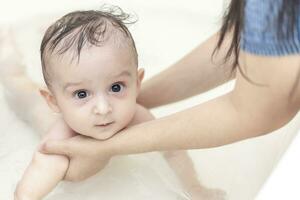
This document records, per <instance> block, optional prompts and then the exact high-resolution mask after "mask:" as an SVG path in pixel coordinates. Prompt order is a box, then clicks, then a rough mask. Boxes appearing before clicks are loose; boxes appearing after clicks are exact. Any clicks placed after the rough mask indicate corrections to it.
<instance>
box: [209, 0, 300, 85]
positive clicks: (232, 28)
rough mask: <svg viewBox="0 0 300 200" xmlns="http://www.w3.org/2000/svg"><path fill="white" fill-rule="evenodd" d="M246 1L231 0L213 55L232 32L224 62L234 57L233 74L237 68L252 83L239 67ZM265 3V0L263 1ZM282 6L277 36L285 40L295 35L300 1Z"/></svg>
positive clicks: (291, 0)
mask: <svg viewBox="0 0 300 200" xmlns="http://www.w3.org/2000/svg"><path fill="white" fill-rule="evenodd" d="M245 1H247V0H231V2H230V4H229V6H228V8H227V9H226V10H225V13H224V16H223V22H222V26H221V29H220V36H219V40H218V43H217V46H216V48H215V50H214V52H213V55H214V54H215V53H216V52H217V51H218V50H219V49H220V47H221V46H222V44H223V42H224V38H225V36H226V34H228V33H229V32H232V38H231V39H232V41H231V44H230V46H229V50H228V51H227V53H226V55H225V58H224V62H227V61H228V60H229V58H230V57H231V56H233V57H234V60H233V64H232V70H231V72H232V73H233V72H234V71H235V70H236V68H238V69H239V71H240V73H241V74H242V76H244V77H245V78H246V79H247V80H248V81H250V82H252V83H253V81H251V80H250V79H249V77H247V75H246V74H245V73H244V72H243V70H242V69H241V67H240V65H239V61H238V59H239V53H240V40H241V34H242V31H243V28H244V14H245ZM262 1H264V0H262ZM282 1H283V3H282V6H281V8H280V11H279V14H278V19H277V27H276V28H277V36H278V39H279V40H280V39H283V38H284V37H285V36H286V35H285V34H287V35H288V36H290V34H294V31H291V30H293V29H294V28H295V26H296V19H297V17H298V16H299V13H297V11H298V9H299V4H300V0H282ZM283 20H286V21H287V26H285V29H288V30H284V29H283V26H282V22H283Z"/></svg>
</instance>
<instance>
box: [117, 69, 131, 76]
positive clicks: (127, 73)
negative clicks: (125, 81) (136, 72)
mask: <svg viewBox="0 0 300 200" xmlns="http://www.w3.org/2000/svg"><path fill="white" fill-rule="evenodd" d="M120 76H129V77H131V76H132V75H131V72H130V71H127V70H126V71H123V72H121V73H120V74H117V75H115V76H113V77H120Z"/></svg>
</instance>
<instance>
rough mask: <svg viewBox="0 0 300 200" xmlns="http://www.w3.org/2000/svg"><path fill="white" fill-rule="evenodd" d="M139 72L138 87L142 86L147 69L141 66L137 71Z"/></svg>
mask: <svg viewBox="0 0 300 200" xmlns="http://www.w3.org/2000/svg"><path fill="white" fill-rule="evenodd" d="M137 74H138V77H137V78H138V80H137V81H138V82H137V84H138V88H140V87H141V83H142V81H143V79H144V75H145V70H144V69H143V68H141V69H139V70H138V72H137Z"/></svg>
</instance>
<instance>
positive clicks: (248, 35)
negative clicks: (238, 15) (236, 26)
mask: <svg viewBox="0 0 300 200" xmlns="http://www.w3.org/2000/svg"><path fill="white" fill-rule="evenodd" d="M283 2H284V0H245V15H244V17H245V18H244V30H243V32H242V35H241V49H242V50H244V51H246V52H249V53H253V54H258V55H269V56H280V55H288V54H300V14H299V13H300V5H297V10H298V11H297V13H296V16H297V18H296V25H295V28H294V30H293V31H294V34H287V31H291V29H288V23H287V20H286V18H285V19H283V23H282V24H280V26H278V15H279V12H280V9H281V6H282V3H283ZM295 6H296V5H295ZM278 27H281V28H282V30H284V31H283V38H278V34H277V33H278V31H277V30H278Z"/></svg>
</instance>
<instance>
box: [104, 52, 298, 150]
mask: <svg viewBox="0 0 300 200" xmlns="http://www.w3.org/2000/svg"><path fill="white" fill-rule="evenodd" d="M240 63H241V68H242V69H243V71H244V72H246V73H247V76H248V77H249V78H250V79H251V80H252V81H254V82H256V83H260V84H264V85H265V86H259V85H255V84H253V83H250V82H249V81H247V80H246V79H245V78H244V77H243V76H242V75H241V74H240V73H239V72H238V73H237V81H236V85H235V88H234V90H233V91H231V92H230V93H228V94H226V95H223V96H221V97H218V98H216V99H213V100H211V101H208V102H206V103H203V104H200V105H197V106H195V107H193V108H190V109H187V110H184V111H182V112H178V113H175V114H173V115H170V116H167V117H164V118H161V119H157V120H154V121H151V122H146V123H143V124H140V125H137V126H134V127H131V128H130V129H128V130H125V131H124V132H123V133H122V134H118V135H116V137H114V138H113V139H112V140H110V141H109V143H110V144H107V146H109V147H110V148H111V147H114V151H115V153H116V154H130V153H142V152H148V151H156V150H172V149H199V148H211V147H217V146H221V145H226V144H230V143H233V142H237V141H240V140H244V139H247V138H251V137H256V136H260V135H263V134H267V133H270V132H271V131H273V130H276V129H278V128H280V127H282V126H283V125H284V124H286V123H287V122H289V121H290V120H291V119H292V118H293V117H294V116H295V115H296V113H297V112H298V110H299V105H300V87H299V85H300V84H299V83H298V81H299V80H298V79H299V78H298V75H299V73H300V56H299V55H294V56H285V57H263V56H255V55H251V54H247V53H243V52H242V53H241V55H240ZM292 90H294V92H293V93H292ZM140 133H142V134H140ZM141 141H143V142H141ZM120 147H122V148H120Z"/></svg>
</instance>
